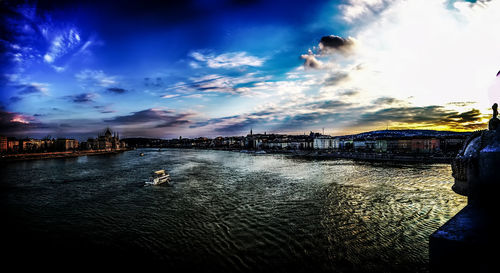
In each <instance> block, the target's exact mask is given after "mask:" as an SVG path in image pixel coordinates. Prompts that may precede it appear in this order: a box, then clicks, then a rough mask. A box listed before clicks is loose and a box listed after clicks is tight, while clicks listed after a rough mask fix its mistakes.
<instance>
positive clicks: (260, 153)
mask: <svg viewBox="0 0 500 273" xmlns="http://www.w3.org/2000/svg"><path fill="white" fill-rule="evenodd" d="M255 154H256V155H263V154H266V151H263V150H259V151H256V152H255Z"/></svg>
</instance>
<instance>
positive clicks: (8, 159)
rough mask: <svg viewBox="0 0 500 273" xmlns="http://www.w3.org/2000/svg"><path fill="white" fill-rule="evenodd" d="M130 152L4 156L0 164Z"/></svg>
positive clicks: (70, 152) (101, 151)
mask: <svg viewBox="0 0 500 273" xmlns="http://www.w3.org/2000/svg"><path fill="white" fill-rule="evenodd" d="M130 150H132V149H120V150H111V151H103V150H89V151H68V152H49V153H29V154H9V155H2V156H1V157H0V162H16V161H27V160H40V159H55V158H74V157H79V156H91V155H106V154H119V153H122V152H126V151H130Z"/></svg>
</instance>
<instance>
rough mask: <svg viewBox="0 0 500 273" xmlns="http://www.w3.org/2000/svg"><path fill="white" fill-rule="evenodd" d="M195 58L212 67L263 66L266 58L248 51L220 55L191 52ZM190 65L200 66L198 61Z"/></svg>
mask: <svg viewBox="0 0 500 273" xmlns="http://www.w3.org/2000/svg"><path fill="white" fill-rule="evenodd" d="M189 55H190V56H191V57H192V58H193V59H195V60H196V61H198V62H200V63H204V64H205V65H206V66H208V67H210V68H235V67H241V66H253V67H259V66H262V65H263V64H264V62H265V60H266V58H259V57H255V56H250V55H248V54H247V52H243V51H242V52H229V53H224V54H220V55H214V54H207V55H205V54H203V53H201V52H196V51H195V52H191V53H190V54H189ZM190 66H191V67H193V68H198V67H200V66H199V64H198V63H196V62H191V63H190Z"/></svg>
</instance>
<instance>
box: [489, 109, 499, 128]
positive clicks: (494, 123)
mask: <svg viewBox="0 0 500 273" xmlns="http://www.w3.org/2000/svg"><path fill="white" fill-rule="evenodd" d="M491 108H492V109H493V117H492V118H491V119H490V122H489V123H488V130H496V129H497V128H498V125H500V119H498V118H497V116H498V110H497V109H498V104H496V103H495V104H493V106H492V107H491Z"/></svg>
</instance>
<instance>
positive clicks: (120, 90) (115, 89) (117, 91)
mask: <svg viewBox="0 0 500 273" xmlns="http://www.w3.org/2000/svg"><path fill="white" fill-rule="evenodd" d="M106 90H107V91H108V92H111V93H115V94H123V93H125V92H127V90H126V89H123V88H118V87H110V88H108V89H106Z"/></svg>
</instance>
